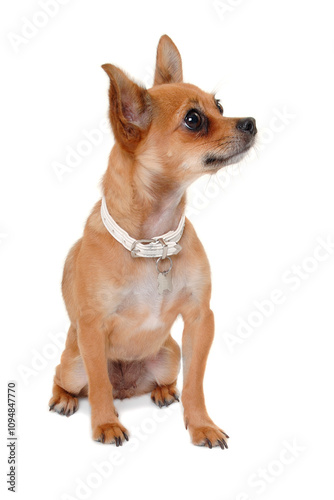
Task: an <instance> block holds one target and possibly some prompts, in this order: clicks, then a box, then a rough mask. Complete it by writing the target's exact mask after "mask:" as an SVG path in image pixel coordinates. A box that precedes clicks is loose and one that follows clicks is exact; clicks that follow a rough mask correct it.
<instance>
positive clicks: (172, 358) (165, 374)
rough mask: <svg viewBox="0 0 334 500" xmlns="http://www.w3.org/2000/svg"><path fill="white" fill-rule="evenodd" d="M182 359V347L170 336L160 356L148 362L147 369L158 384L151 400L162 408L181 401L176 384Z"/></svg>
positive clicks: (159, 353)
mask: <svg viewBox="0 0 334 500" xmlns="http://www.w3.org/2000/svg"><path fill="white" fill-rule="evenodd" d="M180 359H181V351H180V347H179V345H178V344H177V342H175V340H174V339H173V338H172V337H171V336H169V337H168V339H167V341H166V342H165V344H164V345H163V347H162V348H161V349H160V351H159V352H158V354H157V355H156V356H155V357H154V358H152V359H150V360H147V361H146V369H147V370H148V372H149V375H150V377H152V378H153V380H154V381H155V384H156V387H155V388H154V389H153V390H152V392H151V399H152V401H153V402H154V403H155V404H156V405H158V406H159V407H160V408H161V407H162V406H169V405H170V404H172V403H174V401H179V393H178V390H177V388H176V382H177V375H178V373H179V370H180Z"/></svg>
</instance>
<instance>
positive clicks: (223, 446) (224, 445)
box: [217, 439, 228, 450]
mask: <svg viewBox="0 0 334 500" xmlns="http://www.w3.org/2000/svg"><path fill="white" fill-rule="evenodd" d="M217 442H218V444H219V446H220V447H221V449H222V450H224V449H225V448H226V449H228V446H227V443H226V441H225V439H218V440H217Z"/></svg>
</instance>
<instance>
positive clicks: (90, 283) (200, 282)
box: [49, 35, 256, 448]
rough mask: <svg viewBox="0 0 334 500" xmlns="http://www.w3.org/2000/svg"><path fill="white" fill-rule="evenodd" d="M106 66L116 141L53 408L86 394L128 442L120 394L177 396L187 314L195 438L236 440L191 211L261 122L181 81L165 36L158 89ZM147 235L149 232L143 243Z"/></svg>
mask: <svg viewBox="0 0 334 500" xmlns="http://www.w3.org/2000/svg"><path fill="white" fill-rule="evenodd" d="M103 69H104V70H105V71H106V73H107V74H108V76H109V79H110V90H109V98H110V121H111V125H112V128H113V132H114V136H115V145H114V147H113V149H112V151H111V154H110V159H109V164H108V169H107V172H106V174H105V176H104V179H103V196H104V200H105V201H104V202H103V204H104V207H102V217H101V201H99V202H98V203H97V204H96V205H95V207H94V208H93V211H92V213H91V215H90V216H89V218H88V220H87V223H86V227H85V230H84V235H83V237H82V238H81V239H80V240H79V241H78V242H77V243H76V244H75V245H74V247H73V248H72V249H71V251H70V253H69V255H68V257H67V260H66V264H65V268H64V275H63V282H62V290H63V296H64V300H65V303H66V307H67V311H68V314H69V317H70V320H71V326H70V329H69V332H68V337H67V342H66V348H65V350H64V352H63V354H62V357H61V363H60V365H58V366H57V368H56V375H55V378H54V386H53V397H52V398H51V400H50V403H49V405H50V410H54V411H57V412H58V413H60V414H63V415H67V416H69V415H72V414H73V413H74V412H75V411H76V409H77V407H78V399H77V397H78V396H85V395H87V394H88V396H89V401H90V405H91V411H92V429H93V438H94V439H95V440H97V441H101V442H103V443H115V444H116V446H119V445H121V444H122V442H123V441H124V439H126V440H127V439H128V432H127V430H126V429H125V428H124V427H123V425H122V424H121V423H120V421H119V420H118V414H117V412H116V409H115V406H114V399H115V398H120V399H123V398H128V397H132V396H138V395H140V394H144V393H149V392H150V393H151V398H152V400H153V401H154V402H155V403H156V404H157V405H158V406H160V407H161V406H164V405H165V406H167V405H169V404H170V403H173V402H174V401H175V400H177V401H178V393H177V389H176V380H177V375H178V372H179V366H180V348H179V346H178V344H177V343H176V342H175V341H174V340H173V338H172V337H171V335H170V329H171V327H172V325H173V323H174V321H175V319H176V317H177V316H178V315H179V314H181V315H182V318H183V321H184V332H183V338H182V359H183V373H184V382H183V390H182V403H183V408H184V421H185V425H186V428H188V429H189V432H190V435H191V440H192V442H193V443H194V444H197V445H206V446H209V447H210V448H211V447H212V446H220V447H221V448H224V447H226V448H227V444H226V440H227V438H228V436H227V435H226V433H225V432H224V431H222V430H221V429H220V428H219V427H217V426H216V425H215V424H214V423H213V421H212V420H211V419H210V417H209V415H208V413H207V410H206V407H205V402H204V393H203V377H204V371H205V365H206V360H207V356H208V353H209V350H210V346H211V343H212V340H213V336H214V318H213V313H212V311H211V309H210V295H211V280H210V268H209V263H208V260H207V257H206V255H205V252H204V249H203V246H202V244H201V242H200V241H199V239H198V238H197V236H196V233H195V231H194V229H193V226H192V225H191V223H190V222H189V221H188V220H187V219H186V221H185V226H184V229H183V220H184V219H182V216H183V214H184V210H185V200H186V195H185V193H186V189H187V187H188V186H189V185H190V184H191V183H192V182H193V181H194V180H195V179H197V178H198V177H199V176H201V175H203V174H206V173H214V172H216V171H217V170H218V169H220V168H221V167H223V166H225V165H228V164H230V163H233V162H236V161H238V160H239V159H240V158H241V157H242V155H243V153H244V152H245V151H247V150H248V149H249V148H250V147H251V146H252V145H253V143H254V137H255V134H256V125H255V120H254V119H253V118H244V119H238V118H225V117H224V116H223V109H222V107H221V105H220V103H219V101H218V100H216V99H215V97H214V95H212V94H207V93H205V92H203V91H202V90H200V89H199V88H197V87H195V86H194V85H190V84H186V83H183V80H182V62H181V57H180V54H179V52H178V50H177V48H176V46H175V45H174V43H173V42H172V40H171V39H170V38H169V37H168V36H166V35H164V36H162V37H161V39H160V42H159V45H158V50H157V61H156V70H155V79H154V85H153V87H152V88H151V89H149V90H146V89H144V88H142V87H140V86H139V85H137V84H136V83H134V82H133V81H132V80H130V79H129V78H128V77H127V76H126V75H125V74H124V73H123V72H122V71H121V70H120V69H118V68H116V67H115V66H112V65H110V64H105V65H104V66H103ZM108 224H109V225H108ZM115 228H116V229H115ZM182 230H183V234H182ZM113 231H114V233H113ZM170 231H171V232H172V233H170ZM125 232H126V233H125ZM164 233H167V235H166V234H164ZM158 235H163V238H160V239H159V241H158V239H157V236H158ZM122 238H123V239H122ZM143 238H145V239H146V240H147V239H148V240H149V241H145V242H139V241H138V240H141V239H143ZM126 240H128V243H129V242H130V244H131V248H130V249H128V248H125V243H126ZM181 247H182V249H181V251H180V248H181ZM131 250H132V251H131ZM145 253H146V254H149V255H144V254H145ZM159 257H160V259H159ZM171 268H172V269H171ZM172 274H173V276H172Z"/></svg>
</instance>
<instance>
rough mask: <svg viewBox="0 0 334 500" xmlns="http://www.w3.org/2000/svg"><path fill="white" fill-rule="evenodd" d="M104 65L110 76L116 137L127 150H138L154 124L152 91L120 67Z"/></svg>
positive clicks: (112, 115)
mask: <svg viewBox="0 0 334 500" xmlns="http://www.w3.org/2000/svg"><path fill="white" fill-rule="evenodd" d="M102 68H103V69H104V71H105V72H106V73H107V75H108V76H109V79H110V88H109V101H110V108H109V118H110V123H111V126H112V129H113V132H114V135H115V139H116V140H117V141H118V142H119V143H120V144H121V145H122V146H123V148H125V149H126V150H128V151H134V150H135V148H136V146H137V145H138V143H139V142H140V140H141V139H142V138H143V136H144V135H145V134H146V133H147V131H148V129H149V126H150V123H151V103H150V97H149V94H148V92H147V90H146V89H145V88H143V87H141V86H139V85H137V84H136V83H134V82H133V81H132V80H130V78H128V77H127V76H126V74H125V73H124V72H123V71H122V70H120V69H119V68H117V67H116V66H113V65H112V64H103V66H102Z"/></svg>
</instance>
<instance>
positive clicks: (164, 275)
mask: <svg viewBox="0 0 334 500" xmlns="http://www.w3.org/2000/svg"><path fill="white" fill-rule="evenodd" d="M166 258H167V259H168V260H169V269H167V270H166V271H160V269H159V262H160V261H161V260H165V259H162V257H159V259H158V260H157V261H156V267H157V271H158V292H159V293H160V295H162V294H163V293H164V291H165V290H168V291H169V292H172V291H173V283H172V267H173V263H172V259H171V258H170V257H166Z"/></svg>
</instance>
